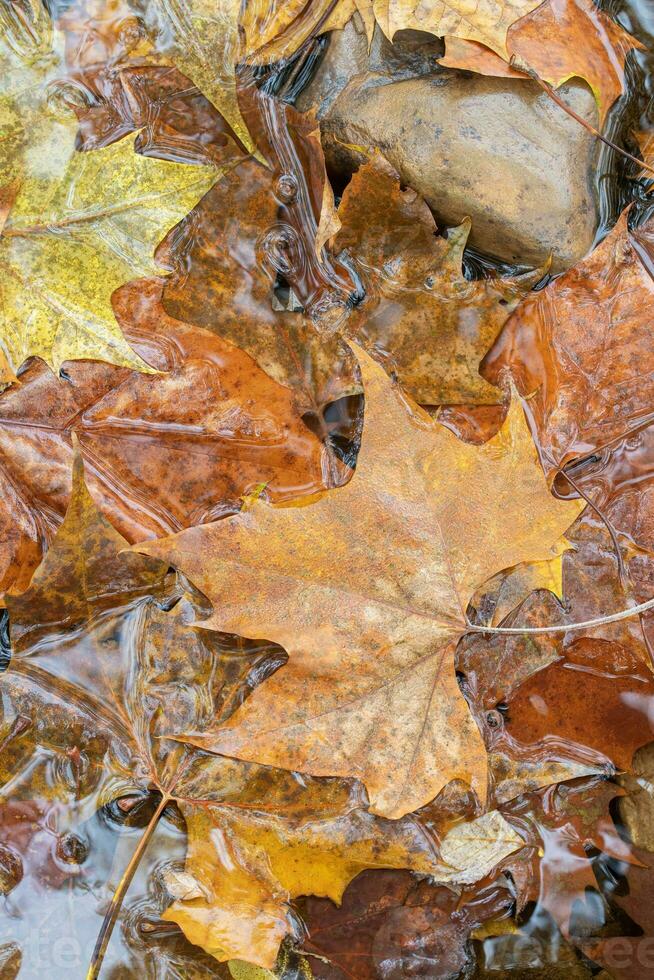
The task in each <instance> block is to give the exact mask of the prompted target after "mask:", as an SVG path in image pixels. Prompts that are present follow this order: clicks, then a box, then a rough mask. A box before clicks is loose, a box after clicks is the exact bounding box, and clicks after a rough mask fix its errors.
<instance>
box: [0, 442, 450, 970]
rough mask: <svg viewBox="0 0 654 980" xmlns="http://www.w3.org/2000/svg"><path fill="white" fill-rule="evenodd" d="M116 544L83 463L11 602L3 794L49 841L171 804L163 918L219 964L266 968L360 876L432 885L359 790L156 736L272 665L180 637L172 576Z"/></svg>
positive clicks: (222, 701) (264, 651) (251, 654)
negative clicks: (296, 920) (53, 529)
mask: <svg viewBox="0 0 654 980" xmlns="http://www.w3.org/2000/svg"><path fill="white" fill-rule="evenodd" d="M126 545H127V542H126V541H125V540H124V539H123V538H122V537H121V536H120V535H119V534H118V532H117V531H115V530H114V529H113V528H112V526H111V525H110V524H109V523H108V521H107V520H106V519H105V518H104V517H103V516H102V515H101V514H100V512H99V511H98V510H97V508H96V507H95V504H94V503H93V500H92V498H91V496H90V494H89V492H88V490H87V489H86V487H85V484H84V481H83V475H82V464H81V459H80V458H79V457H78V458H77V461H76V476H75V484H74V490H73V495H72V499H71V503H70V505H69V508H68V511H67V515H66V518H65V520H64V523H63V524H62V526H61V528H60V529H59V532H58V533H57V536H56V538H55V541H54V542H53V545H52V547H51V548H50V550H49V552H48V554H47V555H46V557H45V558H44V560H43V562H42V564H41V565H40V566H39V568H38V569H37V571H36V573H35V575H34V578H33V580H32V584H31V585H30V587H29V589H28V590H27V591H26V592H25V593H23V594H22V595H20V596H14V597H11V598H10V600H9V610H10V616H11V622H12V643H13V656H12V661H11V665H10V667H9V669H8V671H7V672H6V673H5V674H3V676H2V682H1V683H2V690H3V712H4V727H3V739H2V743H1V746H0V776H1V777H2V783H3V784H4V789H5V792H11V793H12V796H13V798H14V799H22V800H26V801H30V800H34V801H36V802H37V804H38V805H39V806H43V807H44V808H45V809H46V810H47V811H48V812H49V820H50V822H51V823H52V824H54V825H56V827H57V830H58V831H61V830H64V829H74V827H75V826H76V822H77V821H79V820H81V819H84V818H85V816H86V817H88V816H90V815H91V814H93V813H94V812H95V811H96V810H97V808H98V806H100V805H103V804H113V803H115V802H116V801H122V802H123V803H125V802H126V803H129V801H130V800H131V801H134V800H135V799H136V800H138V799H140V800H141V801H146V802H147V801H148V800H152V799H153V803H155V804H156V803H157V802H158V801H160V800H161V802H160V803H159V808H158V812H160V810H161V808H162V807H163V805H164V804H165V803H166V802H169V803H172V802H173V801H176V803H177V805H178V806H179V808H180V809H181V811H182V813H183V814H184V816H185V817H186V823H187V827H188V831H189V848H188V854H187V864H186V875H185V876H184V877H183V878H180V877H179V876H176V877H175V876H173V878H171V879H170V882H171V888H172V891H173V892H174V894H173V895H171V898H175V897H176V902H175V904H174V905H173V906H172V908H171V910H170V911H169V912H168V913H167V917H168V918H170V919H173V920H174V921H179V922H180V923H181V924H182V925H183V927H184V928H185V930H186V931H187V934H188V935H189V937H190V938H191V940H192V941H197V942H201V945H202V946H204V947H205V948H206V949H207V950H208V951H210V952H211V953H212V955H214V956H216V957H218V958H219V959H221V960H228V959H230V958H239V959H245V960H248V961H251V962H253V963H257V964H259V965H261V966H263V967H267V968H271V967H272V966H273V965H274V962H275V959H276V956H277V950H278V947H279V942H280V940H281V939H282V938H283V936H284V935H285V934H287V933H292V932H293V930H294V926H293V920H292V916H291V914H290V909H289V904H288V903H289V899H290V897H291V896H292V895H297V894H305V893H311V892H314V891H315V892H317V893H318V894H326V895H331V896H332V897H333V898H336V899H338V898H340V895H341V894H342V891H343V889H344V888H345V886H346V885H347V883H348V882H349V880H350V879H351V878H352V877H353V876H354V875H355V874H357V873H358V872H359V871H361V870H363V869H364V868H366V867H371V866H372V867H384V866H389V867H408V868H413V869H415V870H418V871H421V872H423V873H429V872H431V871H434V872H437V871H438V868H439V863H438V860H437V853H436V851H435V848H434V847H433V846H432V844H431V843H430V841H429V840H428V839H427V838H426V836H425V834H424V832H423V830H422V828H420V827H419V825H418V824H417V822H416V821H415V820H413V819H410V818H407V819H406V820H404V821H399V822H397V821H396V822H389V821H384V820H380V819H379V818H377V817H375V816H373V815H372V814H370V813H369V812H368V810H367V809H366V807H365V806H364V805H363V803H362V799H361V792H360V789H357V787H356V785H354V784H347V783H344V782H341V781H336V780H331V781H327V782H320V781H316V780H311V779H304V780H300V779H298V778H296V776H295V775H294V774H292V773H286V772H283V771H281V770H272V769H266V768H263V767H259V766H252V765H247V764H244V763H242V762H234V761H230V760H227V759H218V758H216V757H214V756H207V755H205V754H203V753H200V752H197V751H196V750H195V749H191V748H189V747H186V746H182V745H180V744H179V743H176V742H171V741H169V740H168V739H167V738H166V736H167V735H169V734H174V733H175V732H177V731H182V730H186V729H188V728H189V726H190V727H199V728H200V729H202V728H203V727H204V726H205V725H206V724H208V722H209V721H210V719H214V718H216V717H218V718H225V717H227V716H228V715H229V714H230V712H231V711H232V710H233V709H234V706H235V705H236V704H237V703H238V702H239V700H240V699H241V698H242V697H243V694H244V691H246V690H247V688H248V686H250V685H251V684H252V683H253V680H252V678H254V677H256V675H257V672H258V674H259V676H261V673H265V672H266V671H267V670H270V669H274V667H275V666H276V665H277V664H278V663H279V650H275V649H272V648H270V647H261V646H260V647H256V646H252V647H251V648H250V649H248V648H247V647H246V646H243V645H240V646H239V645H238V642H237V641H234V639H233V638H221V637H219V636H216V635H215V634H214V633H206V632H205V631H196V630H194V629H192V628H189V627H188V625H187V622H188V619H189V618H190V607H189V601H188V599H187V598H185V597H184V596H183V592H182V589H181V588H179V586H178V585H177V584H176V582H175V581H174V579H173V580H172V581H171V580H170V577H169V576H167V575H166V572H167V568H166V566H165V565H162V564H161V563H159V562H157V561H153V560H151V559H144V558H142V557H141V556H136V555H134V554H132V553H130V552H129V550H127V551H126V550H125V549H126ZM251 675H252V676H251ZM254 682H256V681H254ZM62 767H63V770H62ZM61 771H63V772H64V773H65V772H67V771H68V772H71V777H70V778H69V779H65V780H62V779H61V778H57V773H59V772H61ZM62 819H66V820H68V822H69V826H67V827H63V826H61V821H62ZM209 828H211V832H210V833H209V834H208V833H207V831H208V830H209ZM198 930H199V931H198Z"/></svg>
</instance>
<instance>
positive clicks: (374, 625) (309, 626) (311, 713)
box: [137, 349, 579, 817]
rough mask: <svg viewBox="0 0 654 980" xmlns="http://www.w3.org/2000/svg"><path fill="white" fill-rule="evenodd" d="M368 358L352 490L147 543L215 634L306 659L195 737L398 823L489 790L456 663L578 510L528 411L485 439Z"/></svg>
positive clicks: (258, 506)
mask: <svg viewBox="0 0 654 980" xmlns="http://www.w3.org/2000/svg"><path fill="white" fill-rule="evenodd" d="M357 356H358V357H359V361H360V366H361V373H362V380H363V385H364V391H365V399H366V402H365V428H364V435H363V442H362V446H361V450H360V453H359V456H358V459H357V469H356V473H355V476H354V477H353V478H352V480H351V481H350V483H349V484H348V485H347V486H346V487H343V488H341V489H339V490H336V491H334V492H330V493H327V494H324V495H321V496H320V497H318V498H316V499H314V500H309V499H307V500H306V501H303V502H300V501H298V505H297V506H290V507H270V506H268V505H266V504H264V503H260V502H254V503H253V505H252V506H251V507H248V509H247V510H246V511H245V512H244V513H242V514H241V515H239V516H238V517H236V518H231V519H227V520H225V521H221V522H217V523H215V524H211V525H206V526H205V527H203V528H194V529H190V530H188V531H186V532H182V533H181V534H178V535H175V536H173V537H172V538H168V539H164V540H161V541H156V542H152V543H150V544H146V545H139V546H137V547H138V548H139V550H143V552H144V553H147V554H151V555H156V556H157V557H160V558H163V559H165V560H166V561H169V562H171V563H172V564H174V565H177V566H178V567H179V568H180V569H181V570H182V571H183V572H184V573H185V574H187V575H188V576H189V578H190V579H191V580H192V581H193V582H194V583H195V585H196V586H197V587H198V588H199V589H201V590H202V592H203V593H204V594H205V595H207V596H208V597H209V598H210V599H211V601H212V602H213V606H214V608H213V612H212V615H211V617H210V618H208V619H207V620H205V621H203V622H202V626H203V627H205V628H212V629H224V630H227V631H229V632H235V633H242V634H243V635H246V636H258V637H263V636H265V637H268V638H270V639H273V640H275V642H278V643H280V644H281V645H282V646H284V647H285V649H286V650H287V651H288V653H289V655H290V660H289V663H288V665H286V666H285V667H283V668H282V669H280V671H279V672H278V673H277V674H275V675H274V676H273V677H272V678H270V679H269V680H268V681H267V682H266V683H265V684H263V685H261V686H260V687H259V688H258V689H257V690H256V691H255V692H254V693H253V695H252V697H250V698H249V699H248V701H247V702H246V703H245V704H244V705H243V707H242V708H241V709H240V710H239V711H238V712H237V713H236V715H235V716H234V718H233V719H232V720H231V721H230V723H229V724H228V725H227V726H225V727H223V728H216V729H215V730H213V731H211V732H207V733H205V734H203V735H200V734H193V733H189V735H188V738H189V740H190V741H193V742H197V743H198V744H201V745H202V746H204V747H206V748H210V749H211V750H215V751H217V752H221V753H223V754H226V755H232V756H236V757H239V758H245V759H257V760H258V761H262V762H266V763H267V764H270V765H277V766H282V767H285V768H292V769H298V770H300V771H303V772H309V773H312V774H315V775H328V774H329V775H349V776H356V777H357V778H359V779H361V780H362V781H363V782H364V783H365V785H366V787H367V789H368V792H369V795H370V799H371V802H372V807H373V809H374V810H375V812H378V813H382V814H384V815H387V816H393V817H398V816H401V815H402V814H403V813H407V812H409V811H411V810H414V809H416V808H417V807H419V806H421V805H422V804H424V803H426V802H428V801H429V800H431V799H433V797H434V796H436V794H437V793H438V791H439V790H440V788H441V787H442V786H443V785H444V784H446V783H447V782H449V781H450V780H452V779H457V778H462V779H464V780H466V781H468V782H471V783H472V784H473V785H474V786H475V787H476V788H477V789H478V791H479V793H480V794H481V795H482V796H483V795H484V793H485V790H484V785H485V778H486V764H485V753H484V747H483V743H482V741H481V738H480V735H479V732H478V730H477V728H476V726H475V724H474V722H473V721H472V718H471V717H470V715H469V713H468V708H467V704H466V701H465V699H464V698H463V696H462V695H461V693H460V691H459V688H458V685H457V682H456V678H455V674H454V669H453V659H452V658H453V654H454V648H455V645H456V641H457V640H458V639H459V638H460V636H461V635H462V634H463V633H464V632H465V631H466V629H467V628H468V627H469V624H468V621H467V619H466V615H465V610H466V607H467V604H468V601H469V599H470V597H471V595H472V594H473V592H474V591H475V588H476V587H477V586H478V584H479V583H481V582H483V581H484V580H485V579H487V578H488V577H489V576H491V575H493V574H494V573H495V572H497V571H498V570H499V569H501V568H503V567H506V566H509V565H514V564H516V563H518V562H520V561H528V560H538V559H544V558H546V557H547V556H548V553H550V554H551V548H552V545H553V544H554V543H555V542H556V541H557V540H558V538H559V537H560V535H561V534H562V532H563V531H564V530H565V528H566V526H567V525H568V524H569V523H570V522H571V521H572V520H573V519H574V517H575V516H576V515H577V514H578V513H579V504H578V503H576V502H568V503H562V502H560V501H555V500H554V499H553V498H552V497H551V496H550V495H549V493H548V491H547V487H546V484H545V481H544V478H543V475H542V472H541V470H540V468H539V467H538V464H537V462H536V456H535V449H534V446H533V444H532V442H531V438H530V436H529V433H528V430H527V428H526V425H525V421H524V418H523V415H522V412H521V409H520V407H519V403H517V402H515V403H514V405H513V406H512V408H511V411H510V413H509V416H508V419H507V422H506V423H505V425H504V426H503V428H502V429H501V431H500V433H499V434H498V436H497V437H496V438H495V439H493V440H491V441H490V442H489V443H487V444H486V445H484V446H483V447H481V448H477V447H473V446H469V445H466V444H465V443H462V442H460V441H459V440H458V439H456V437H455V436H453V435H452V434H451V433H450V432H449V431H448V430H447V429H445V428H443V427H441V426H439V425H438V424H437V423H433V422H432V421H431V420H430V419H429V417H428V416H427V415H425V414H424V413H423V412H421V411H420V410H419V409H418V408H417V406H415V405H412V404H411V403H408V402H407V401H406V400H405V398H404V396H403V395H402V394H401V393H400V391H399V390H398V388H397V387H394V386H393V385H392V383H391V382H390V380H389V378H388V377H387V375H386V374H385V373H384V371H383V370H382V369H381V368H380V367H379V365H377V364H376V363H375V362H374V361H373V360H372V359H371V358H369V357H368V355H366V354H365V353H364V352H363V351H361V350H360V349H358V351H357ZM472 514H474V519H472V517H471V515H472ZM472 628H473V629H474V628H475V627H472Z"/></svg>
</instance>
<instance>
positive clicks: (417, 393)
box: [333, 155, 544, 405]
mask: <svg viewBox="0 0 654 980" xmlns="http://www.w3.org/2000/svg"><path fill="white" fill-rule="evenodd" d="M338 217H339V219H340V221H341V223H342V228H341V230H340V232H339V233H338V235H337V236H336V239H335V241H334V244H333V249H334V252H335V253H336V254H338V253H339V252H340V250H342V249H343V250H346V252H347V254H348V256H349V258H350V261H351V262H353V263H354V267H355V268H356V271H357V273H358V277H359V279H360V281H361V282H362V284H363V286H364V288H365V299H364V300H363V302H362V303H360V304H359V305H358V306H357V307H356V310H355V313H354V314H353V316H352V317H350V319H349V320H348V322H347V323H346V324H345V326H344V327H343V329H344V331H345V332H346V334H347V336H349V337H351V338H352V339H354V340H356V341H357V342H358V343H360V344H362V345H363V346H365V347H367V348H368V349H375V348H376V349H378V350H381V351H383V352H385V353H387V354H388V355H389V356H390V359H391V364H392V365H393V367H395V368H396V369H397V375H398V379H399V381H400V384H402V386H403V387H404V388H405V389H406V391H407V392H408V393H409V394H410V395H411V397H412V398H415V400H416V401H418V402H419V403H421V404H428V405H438V404H441V403H446V404H455V403H463V404H475V405H482V404H497V403H498V402H500V401H501V400H502V393H501V391H499V390H497V389H496V388H494V387H492V386H491V385H489V384H488V382H486V381H484V379H483V378H482V377H481V376H480V375H479V372H478V370H477V369H478V367H479V362H480V361H481V359H482V357H483V356H484V354H485V353H486V352H487V351H488V349H489V348H490V347H491V346H492V344H493V341H494V340H495V338H496V337H497V335H498V333H499V331H500V329H501V327H502V325H503V324H504V322H505V321H506V319H507V317H508V316H509V314H510V313H511V312H512V311H513V310H514V309H515V307H516V306H517V305H518V303H519V302H520V300H521V299H522V297H523V296H525V294H526V293H528V292H529V291H530V290H531V289H532V287H533V286H534V285H535V284H536V283H537V282H538V281H539V279H541V278H542V276H543V274H544V270H542V269H541V270H537V271H535V272H530V273H525V274H523V275H521V276H514V277H503V278H500V277H499V276H496V277H493V278H489V279H479V280H471V281H469V280H467V279H465V278H464V275H463V269H462V261H463V250H464V248H465V245H466V241H467V238H468V233H469V231H470V221H469V220H466V221H464V222H463V224H461V225H460V226H459V227H457V228H449V229H448V231H447V238H439V237H437V235H436V231H437V229H436V224H435V222H434V219H433V217H432V214H431V211H430V210H429V208H428V207H427V205H426V204H425V202H424V201H423V200H422V198H420V197H419V196H418V195H417V194H416V192H415V191H413V190H411V189H406V190H402V189H401V187H400V178H399V176H398V174H397V173H396V172H395V171H394V170H393V168H392V167H391V166H390V164H388V163H387V162H386V161H385V160H384V158H383V157H381V156H379V155H376V156H374V157H373V158H372V159H371V160H370V162H369V163H366V164H364V166H362V167H361V168H360V169H359V170H358V171H357V173H356V174H355V175H354V177H353V178H352V180H351V181H350V183H349V184H348V186H347V187H346V189H345V192H344V194H343V200H342V202H341V204H340V206H339V209H338Z"/></svg>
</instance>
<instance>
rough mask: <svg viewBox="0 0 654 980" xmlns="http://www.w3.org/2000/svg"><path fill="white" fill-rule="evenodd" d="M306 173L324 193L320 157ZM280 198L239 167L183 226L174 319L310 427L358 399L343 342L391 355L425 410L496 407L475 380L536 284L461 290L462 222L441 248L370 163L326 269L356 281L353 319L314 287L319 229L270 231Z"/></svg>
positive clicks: (389, 178)
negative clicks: (276, 393)
mask: <svg viewBox="0 0 654 980" xmlns="http://www.w3.org/2000/svg"><path fill="white" fill-rule="evenodd" d="M312 163H313V167H314V169H315V170H316V171H317V172H318V173H319V174H322V175H323V181H324V182H323V185H322V186H323V188H325V187H327V186H328V185H327V183H326V176H324V160H323V157H322V151H321V150H320V146H319V144H318V145H316V146H315V149H314V159H313V161H312ZM316 182H317V183H318V184H319V183H320V181H319V180H317V181H316ZM276 184H277V182H276V181H274V180H273V179H272V178H271V176H270V174H269V173H268V172H267V171H266V170H265V169H264V168H262V167H259V166H257V164H256V163H254V162H253V161H248V162H246V163H244V164H242V165H241V166H239V167H237V168H236V169H234V170H232V171H231V172H230V173H229V174H227V175H226V176H225V177H224V178H223V179H222V180H221V181H220V183H219V184H217V185H216V187H215V188H214V189H213V190H212V192H211V193H210V194H208V195H207V196H206V198H205V199H204V200H203V201H202V203H201V204H200V206H199V207H198V208H197V209H196V211H195V212H194V214H193V215H192V216H191V217H190V218H189V219H188V222H187V223H186V224H187V226H188V242H189V245H188V247H186V246H185V244H184V241H183V240H182V241H180V237H179V235H177V232H176V233H175V245H174V248H173V249H172V250H171V254H170V255H168V256H167V259H166V261H167V262H169V263H170V264H172V265H173V267H174V268H175V270H176V271H175V272H174V274H173V276H172V277H171V279H170V281H169V282H168V284H167V286H166V289H165V292H164V305H165V306H166V309H167V310H168V311H169V312H170V313H171V314H173V315H174V316H177V317H179V318H184V319H186V320H188V321H189V322H192V323H196V324H198V325H199V326H202V327H205V328H207V329H210V330H212V331H214V332H215V333H218V334H219V335H220V336H223V337H226V338H227V339H229V340H231V341H232V342H233V343H235V344H237V345H238V346H239V347H241V348H243V349H244V350H247V351H248V353H250V354H251V355H252V356H253V357H254V358H256V360H257V361H258V363H259V364H260V365H261V367H263V369H264V370H265V371H266V372H267V373H268V374H270V375H271V376H272V377H273V378H275V380H277V381H279V382H280V383H282V384H287V385H289V386H290V387H291V388H293V389H294V391H296V393H297V397H298V403H299V406H300V408H301V409H302V410H304V411H307V410H309V411H311V412H313V413H314V414H315V415H317V416H318V417H319V416H320V414H321V412H322V411H323V410H324V406H325V405H326V404H327V403H328V402H329V401H333V400H334V399H336V398H339V397H345V396H348V395H350V394H352V393H354V392H356V391H358V390H359V386H358V385H357V383H356V381H355V379H354V376H353V365H352V360H351V358H350V357H349V356H348V354H347V351H346V350H345V349H344V348H343V346H342V344H340V343H339V337H346V338H352V339H354V340H356V341H357V342H358V343H360V344H362V345H363V346H365V347H367V348H368V349H371V350H380V351H383V352H384V353H385V354H387V355H388V356H389V358H390V360H391V364H392V365H393V366H394V367H396V368H397V373H398V377H399V380H400V382H401V384H402V385H403V387H404V388H405V389H406V390H407V391H408V392H409V394H410V395H412V397H414V398H416V399H417V400H418V401H419V402H421V403H424V404H439V403H443V402H450V403H455V402H464V403H466V402H475V403H482V404H483V403H491V404H496V403H497V402H499V401H501V400H502V397H503V395H502V392H501V391H500V390H499V389H498V388H496V387H494V386H492V385H490V384H488V382H486V381H484V379H483V378H482V377H481V376H480V375H479V372H478V370H477V368H478V366H479V362H480V361H481V359H482V357H483V356H484V355H485V354H486V352H487V351H488V349H489V348H490V347H491V345H492V344H493V342H494V340H495V338H496V337H497V335H498V333H499V331H500V329H501V327H502V325H503V324H504V322H505V321H506V319H507V316H508V315H509V313H510V312H511V311H512V310H513V309H514V308H515V307H516V306H517V304H518V302H519V300H520V299H521V298H522V297H523V296H524V295H525V294H526V293H527V292H528V291H529V290H530V289H531V288H532V287H533V286H534V285H535V284H536V283H537V282H538V280H539V279H540V278H541V277H542V270H540V271H536V272H531V273H526V274H524V275H521V276H515V277H506V278H499V277H497V278H490V279H485V280H480V281H468V280H466V279H465V278H464V276H463V273H462V256H463V249H464V246H465V242H466V238H467V233H468V229H469V222H466V223H464V225H462V226H461V227H460V228H455V229H450V230H449V233H448V239H447V240H446V239H443V238H439V237H437V236H436V225H435V223H434V220H433V217H432V215H431V212H430V211H429V208H428V207H427V205H426V204H425V203H424V201H423V200H422V199H421V198H419V197H418V196H417V195H416V193H415V192H414V191H412V190H406V191H402V190H401V189H400V182H399V177H398V176H397V174H396V173H395V171H394V170H393V169H392V168H391V167H390V165H389V164H388V163H387V162H386V161H385V160H384V159H383V158H382V157H380V156H376V157H374V158H373V159H372V160H371V161H370V163H368V164H366V165H365V166H363V167H362V168H361V169H360V170H359V172H358V173H357V174H356V175H355V177H354V178H353V179H352V181H351V183H350V184H349V185H348V187H347V189H346V191H345V194H344V196H343V200H342V202H341V204H340V206H339V208H338V212H337V217H338V220H339V221H340V222H341V224H342V227H341V229H340V231H339V232H338V233H337V235H336V236H335V238H334V240H333V246H332V252H333V255H334V261H335V263H340V265H341V266H344V267H345V268H347V269H350V270H356V280H357V282H358V283H359V286H358V289H359V290H360V292H359V294H358V295H357V299H358V302H357V305H356V306H355V309H354V310H353V311H352V312H349V311H348V308H347V305H346V304H345V302H344V299H342V298H341V297H339V299H338V301H337V300H336V299H334V297H333V296H330V289H329V284H325V283H319V282H317V278H316V276H315V275H312V274H310V270H309V268H308V266H309V257H310V255H311V254H313V253H315V251H316V249H317V248H318V246H319V244H320V242H319V240H318V239H319V236H320V234H321V231H320V226H319V225H318V223H317V221H316V222H315V234H314V235H313V236H309V238H308V240H307V239H305V240H304V241H303V240H301V238H300V236H299V235H298V234H297V233H296V230H295V229H296V228H297V224H296V225H295V226H294V227H291V226H290V225H289V224H288V223H287V222H286V221H283V222H282V221H279V220H278V206H279V205H278V200H279V190H278V188H277V186H276ZM328 234H332V231H329V232H328ZM314 261H315V259H314ZM275 275H283V277H284V279H285V280H286V281H287V282H289V284H290V285H291V288H292V289H293V291H294V293H295V295H296V296H297V297H298V298H299V301H300V303H301V305H302V306H303V307H304V308H305V312H304V314H303V313H300V312H280V311H274V310H273V309H272V296H273V289H272V283H271V280H274V277H275ZM332 285H334V284H333V283H332ZM364 290H365V296H363V295H362V294H363V291H364ZM332 292H333V290H332ZM322 298H324V299H325V301H326V306H327V308H326V309H324V308H323V307H322V305H321V299H322ZM339 303H340V304H341V305H338V304H339ZM311 304H313V306H312V305H311Z"/></svg>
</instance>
